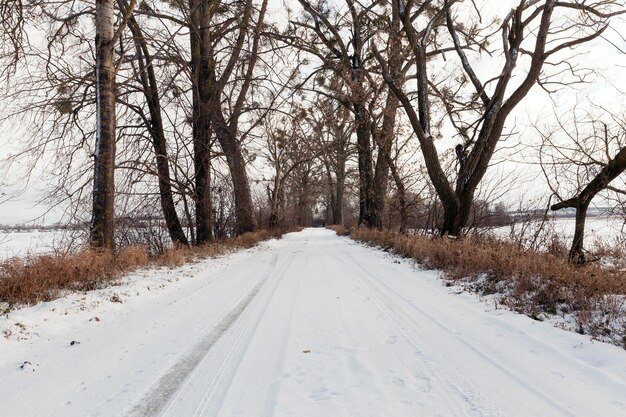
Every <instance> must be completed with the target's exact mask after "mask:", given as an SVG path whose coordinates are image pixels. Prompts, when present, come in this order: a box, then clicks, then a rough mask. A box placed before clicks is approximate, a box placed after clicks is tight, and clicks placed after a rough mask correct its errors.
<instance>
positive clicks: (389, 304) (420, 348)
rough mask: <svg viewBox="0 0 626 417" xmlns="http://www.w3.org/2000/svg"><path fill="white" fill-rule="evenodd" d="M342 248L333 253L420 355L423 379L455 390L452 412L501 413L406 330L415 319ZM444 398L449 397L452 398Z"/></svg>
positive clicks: (494, 416)
mask: <svg viewBox="0 0 626 417" xmlns="http://www.w3.org/2000/svg"><path fill="white" fill-rule="evenodd" d="M341 252H342V254H343V256H340V255H337V254H335V255H334V256H335V258H336V259H337V260H338V261H339V262H340V263H341V264H343V265H344V270H345V271H346V273H347V274H348V275H350V276H352V277H353V278H354V279H355V281H356V282H357V283H358V284H360V287H361V288H363V290H364V291H365V292H366V293H367V294H368V296H369V297H370V298H371V300H372V301H373V302H374V304H376V306H377V308H378V309H379V311H380V312H381V314H383V315H384V316H386V317H387V318H388V319H389V320H390V321H391V323H392V324H393V325H394V327H395V328H396V330H397V331H398V332H399V333H400V334H402V336H403V337H404V338H405V339H406V340H407V341H408V342H409V343H410V344H411V346H413V348H414V349H415V352H416V354H417V355H418V356H419V357H420V359H421V363H422V364H423V365H424V366H425V367H426V368H427V370H428V375H425V374H424V373H423V372H422V375H420V377H421V378H422V379H423V380H424V381H430V380H434V381H437V382H438V383H439V384H440V386H444V387H446V386H447V387H450V388H451V389H452V390H453V391H454V392H456V394H457V395H458V397H456V398H454V404H450V403H448V405H449V406H451V407H453V408H455V409H456V410H455V415H458V416H470V417H503V414H502V413H501V412H500V410H499V409H498V408H497V407H496V406H495V404H493V403H492V402H491V401H489V400H488V399H487V398H486V397H484V396H483V395H481V394H479V393H478V392H477V390H476V389H475V388H474V387H472V385H471V384H470V383H469V382H467V381H464V380H460V378H459V376H458V374H457V375H454V373H453V372H452V370H451V369H448V367H447V366H445V364H444V363H443V362H441V361H438V362H435V358H436V357H437V356H436V355H435V354H433V353H432V352H430V351H429V350H428V349H427V348H426V347H425V345H424V343H421V342H418V340H419V338H418V337H414V336H412V335H410V334H409V332H410V329H411V328H415V327H416V326H415V322H414V320H413V319H412V318H411V317H410V316H409V315H407V314H400V313H399V311H398V310H397V303H396V302H394V301H393V300H392V299H390V298H389V297H387V296H385V295H384V294H382V292H381V291H380V290H378V289H377V288H376V287H375V286H374V284H372V283H371V282H370V281H369V280H365V279H363V278H362V277H361V276H359V275H358V274H357V273H355V271H354V268H351V267H350V266H351V265H356V266H358V268H359V269H361V270H362V271H364V272H365V273H366V274H368V275H371V273H370V272H369V271H367V270H365V269H364V268H363V267H362V266H360V265H359V264H358V262H356V260H355V259H354V258H353V257H352V255H351V254H350V253H349V252H348V251H346V250H345V249H344V250H342V251H341ZM346 258H349V259H350V262H349V264H351V265H349V264H348V262H346ZM403 316H404V317H403ZM420 372H421V371H420ZM429 386H431V389H432V388H433V387H432V384H430V383H429ZM444 394H445V393H444ZM459 397H460V398H459ZM446 399H448V400H452V399H453V398H446Z"/></svg>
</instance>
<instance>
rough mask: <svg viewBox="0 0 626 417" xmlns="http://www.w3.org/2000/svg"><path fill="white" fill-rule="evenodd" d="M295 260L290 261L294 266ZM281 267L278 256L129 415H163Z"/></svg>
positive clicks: (274, 257) (130, 416) (274, 256)
mask: <svg viewBox="0 0 626 417" xmlns="http://www.w3.org/2000/svg"><path fill="white" fill-rule="evenodd" d="M290 262H291V260H289V261H288V263H290ZM277 263H278V255H276V254H275V255H273V257H272V259H271V261H270V264H269V266H268V269H267V270H266V272H265V273H264V274H263V275H262V277H261V278H260V279H259V281H258V282H257V284H256V285H255V286H254V287H253V288H252V289H251V290H250V291H249V292H248V293H247V294H246V295H245V296H244V297H243V298H242V299H241V301H239V303H238V304H237V305H236V306H235V307H234V308H233V309H232V310H230V311H229V312H228V313H227V314H226V315H225V316H224V317H223V319H222V320H221V321H220V322H219V323H218V324H217V325H216V326H215V327H214V328H213V330H212V331H211V332H210V333H208V334H207V335H206V336H204V337H203V338H202V339H201V340H200V341H199V342H198V343H197V344H196V346H195V347H194V348H193V350H192V351H191V352H190V353H189V354H187V355H186V356H184V357H183V358H182V359H181V360H180V361H179V362H178V363H177V364H176V365H174V366H173V367H172V368H171V369H170V370H169V371H168V372H167V373H166V374H165V375H163V376H162V377H161V378H160V380H159V381H158V382H157V384H156V385H155V386H154V387H153V388H152V389H151V390H150V391H149V392H148V393H147V394H146V395H145V396H143V397H142V398H141V400H140V401H139V402H138V403H137V404H136V405H134V406H133V407H132V408H131V409H130V411H129V412H127V413H126V414H125V415H126V416H127V417H154V416H158V415H162V413H163V412H164V411H166V410H167V407H168V406H169V405H170V404H171V401H172V400H173V399H174V397H175V396H176V394H177V392H178V391H179V390H180V389H181V388H182V387H184V385H185V383H186V381H188V379H189V377H190V376H192V375H193V373H194V371H195V370H196V368H197V367H198V365H199V364H200V363H201V362H202V361H203V359H205V357H206V356H207V354H208V353H209V351H210V350H211V348H212V347H213V346H214V345H215V344H216V343H217V342H218V341H219V340H220V339H221V338H222V336H224V334H225V333H227V331H228V330H229V329H230V328H231V327H232V326H233V324H234V323H235V322H237V320H238V319H239V318H240V316H241V315H242V313H244V311H245V310H246V309H247V307H248V306H249V305H250V304H251V303H252V301H253V300H254V299H255V298H256V296H257V295H258V294H259V292H260V290H261V289H262V288H263V287H264V285H265V284H266V282H267V281H268V280H269V279H270V278H271V276H272V272H273V271H274V270H275V268H276V264H277Z"/></svg>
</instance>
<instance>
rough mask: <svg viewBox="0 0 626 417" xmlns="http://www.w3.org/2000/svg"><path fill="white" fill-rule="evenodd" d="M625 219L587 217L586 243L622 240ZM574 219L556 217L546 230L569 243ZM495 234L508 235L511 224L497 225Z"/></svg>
mask: <svg viewBox="0 0 626 417" xmlns="http://www.w3.org/2000/svg"><path fill="white" fill-rule="evenodd" d="M624 221H625V219H624V218H623V217H620V216H598V217H589V218H588V219H587V221H586V222H585V242H586V245H590V244H592V243H594V242H595V241H596V240H597V241H600V242H604V243H608V244H613V243H616V242H618V241H623V240H624V238H625V237H626V226H624ZM574 226H575V219H574V218H573V217H556V218H554V219H552V220H550V221H549V222H548V223H547V224H546V226H545V227H546V230H548V231H552V230H553V231H554V233H555V234H557V235H558V236H559V237H560V238H561V239H562V240H563V241H564V242H565V243H566V244H568V245H569V244H570V243H571V241H572V239H574ZM514 228H515V231H516V232H519V230H520V229H521V225H520V224H515V225H514ZM491 232H492V233H494V234H495V235H496V236H500V237H505V238H506V237H509V235H510V233H511V226H504V227H499V228H497V229H494V230H492V231H491Z"/></svg>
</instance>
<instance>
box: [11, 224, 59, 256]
mask: <svg viewBox="0 0 626 417" xmlns="http://www.w3.org/2000/svg"><path fill="white" fill-rule="evenodd" d="M70 241H71V236H70V235H69V233H68V232H67V231H64V230H29V231H0V261H3V260H6V259H9V258H13V257H25V256H28V255H48V254H51V253H53V252H55V251H56V250H58V249H60V250H64V249H65V248H67V246H68V244H69V243H70Z"/></svg>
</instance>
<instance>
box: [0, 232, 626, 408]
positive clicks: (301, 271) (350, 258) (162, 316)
mask: <svg viewBox="0 0 626 417" xmlns="http://www.w3.org/2000/svg"><path fill="white" fill-rule="evenodd" d="M2 331H4V337H0V375H2V378H0V415H2V416H7V417H29V416H47V417H55V416H58V417H72V416H76V417H79V416H80V417H85V416H94V417H95V416H106V417H111V416H135V417H139V416H142V417H147V416H150V417H152V416H173V417H192V416H219V417H234V416H243V417H255V416H259V417H269V416H277V417H278V416H284V417H287V416H290V417H292V416H298V417H307V416H320V417H328V416H337V417H343V416H346V417H347V416H350V417H360V416H372V417H385V416H388V417H405V416H406V417H409V416H424V417H427V416H433V417H434V416H442V417H453V416H502V417H514V416H520V417H535V416H542V417H553V416H554V417H560V416H570V417H571V416H580V417H593V416H598V417H600V416H601V417H624V416H625V415H626V351H624V350H622V349H620V348H618V347H615V346H611V345H607V344H603V343H597V342H595V343H594V342H592V341H590V340H589V339H588V338H587V337H585V336H581V335H579V334H576V333H571V332H566V331H562V330H559V329H556V328H554V327H553V326H551V325H550V324H548V323H545V322H537V321H533V320H531V319H529V318H527V317H525V316H522V315H518V314H515V313H512V312H510V311H505V310H499V309H495V308H494V307H493V306H492V305H488V304H485V303H483V302H480V301H478V300H477V299H476V297H475V296H473V295H471V294H467V293H460V294H457V293H456V292H455V291H454V290H452V289H450V288H447V287H445V286H443V285H442V283H441V281H440V280H439V278H438V274H437V273H436V272H431V271H421V270H419V269H415V267H414V266H412V265H411V264H410V263H409V262H408V261H401V260H398V259H397V258H394V257H393V256H391V255H389V254H386V253H384V252H381V251H379V250H376V249H372V248H367V247H364V246H362V245H360V244H357V243H355V242H352V241H350V240H349V239H347V238H340V237H337V236H336V235H335V234H334V233H333V232H330V231H328V230H323V229H306V230H305V231H303V232H301V233H295V234H289V235H286V236H285V237H284V238H283V239H281V240H274V241H270V242H266V243H264V244H262V245H260V246H259V247H257V248H254V249H251V250H247V251H244V252H240V253H235V254H232V255H229V256H226V257H223V258H219V259H214V260H207V261H203V262H200V263H197V264H194V265H189V266H185V267H183V268H180V269H175V270H158V271H147V272H140V273H136V274H133V275H132V276H129V277H128V278H127V279H126V282H125V283H124V284H123V285H120V286H117V287H112V288H109V289H106V290H99V291H94V292H90V293H87V294H75V295H70V296H67V297H65V298H63V299H60V300H57V301H54V302H49V303H44V304H40V305H38V306H34V307H29V308H24V309H20V310H16V311H13V312H11V313H10V314H9V315H8V316H6V317H3V318H2V319H0V332H2Z"/></svg>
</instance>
